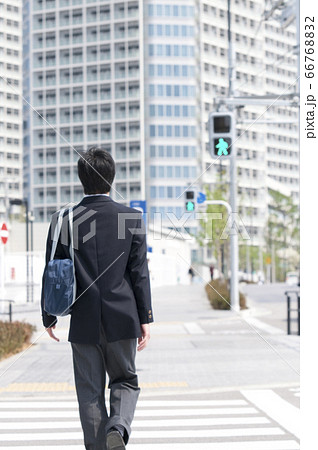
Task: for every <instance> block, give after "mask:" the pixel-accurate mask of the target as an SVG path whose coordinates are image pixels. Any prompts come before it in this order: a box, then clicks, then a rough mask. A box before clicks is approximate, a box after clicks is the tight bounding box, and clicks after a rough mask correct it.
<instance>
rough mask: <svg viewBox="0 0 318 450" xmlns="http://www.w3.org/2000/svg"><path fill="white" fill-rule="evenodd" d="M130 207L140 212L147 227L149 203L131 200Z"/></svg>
mask: <svg viewBox="0 0 318 450" xmlns="http://www.w3.org/2000/svg"><path fill="white" fill-rule="evenodd" d="M130 207H131V208H134V209H136V210H137V211H140V212H141V213H142V218H143V219H144V222H145V225H147V217H146V216H147V214H146V213H147V202H146V200H130Z"/></svg>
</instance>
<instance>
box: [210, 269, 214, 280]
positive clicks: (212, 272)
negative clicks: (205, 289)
mask: <svg viewBox="0 0 318 450" xmlns="http://www.w3.org/2000/svg"><path fill="white" fill-rule="evenodd" d="M210 275H211V280H213V275H214V266H213V265H211V266H210Z"/></svg>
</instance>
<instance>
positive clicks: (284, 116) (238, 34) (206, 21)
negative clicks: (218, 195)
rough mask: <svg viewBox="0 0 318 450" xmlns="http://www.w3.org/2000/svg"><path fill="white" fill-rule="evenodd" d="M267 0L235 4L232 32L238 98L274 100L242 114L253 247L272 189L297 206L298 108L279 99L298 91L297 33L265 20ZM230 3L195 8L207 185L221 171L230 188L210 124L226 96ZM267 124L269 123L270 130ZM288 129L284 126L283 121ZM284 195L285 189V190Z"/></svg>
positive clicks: (244, 214) (241, 150) (246, 216)
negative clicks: (215, 157)
mask: <svg viewBox="0 0 318 450" xmlns="http://www.w3.org/2000/svg"><path fill="white" fill-rule="evenodd" d="M265 3H266V2H264V1H263V0H253V1H250V0H232V2H231V12H232V16H231V31H232V54H233V62H234V72H233V90H234V95H236V96H256V95H272V96H273V100H272V101H270V102H269V105H270V103H273V106H271V107H268V106H269V105H265V106H264V105H263V106H261V105H246V106H244V107H242V108H238V109H237V140H236V142H235V145H236V149H237V165H238V178H237V181H238V187H237V192H238V202H237V203H238V210H239V213H240V215H241V218H242V220H243V222H244V224H245V227H246V229H247V231H248V233H249V235H250V238H251V239H250V241H249V243H250V244H251V245H262V244H263V243H264V237H263V235H264V226H265V224H266V220H267V216H268V209H267V208H268V196H267V191H268V188H275V189H277V190H281V191H283V192H284V193H287V194H290V195H292V197H293V199H294V201H295V203H298V192H299V183H298V176H299V174H298V169H299V167H298V136H297V124H296V120H297V114H298V112H297V109H296V108H293V107H276V106H275V101H274V99H275V98H276V97H278V96H279V95H281V94H283V93H285V94H286V93H292V92H296V89H297V82H296V78H297V56H296V55H295V48H294V47H295V45H296V26H295V25H291V26H289V27H288V29H287V30H283V29H282V28H281V27H280V26H278V24H277V22H274V21H268V22H267V21H266V22H264V21H263V17H264V11H265V6H266V4H265ZM226 6H227V3H226V2H220V1H219V0H202V1H198V2H197V7H198V11H199V12H198V16H197V17H198V27H199V34H200V36H201V39H200V64H201V65H200V92H201V98H200V100H201V101H200V113H201V129H202V138H201V139H202V140H201V147H202V154H203V158H202V161H203V163H202V170H203V171H204V170H206V172H205V173H204V176H203V179H202V181H203V183H207V184H208V185H210V186H211V189H213V187H214V186H215V182H216V181H219V180H218V178H219V177H218V174H219V173H220V171H221V170H222V171H223V173H224V172H226V173H225V174H223V181H228V182H229V170H228V169H229V166H228V162H227V161H217V162H216V163H215V160H213V159H212V158H211V156H210V149H209V145H208V128H207V121H208V115H209V112H211V111H213V110H215V104H214V100H215V98H216V97H221V96H225V97H227V96H228V66H229V63H228V36H227V30H228V19H227V10H226ZM266 121H269V123H265V122H266ZM285 121H286V122H289V123H284V122H285ZM286 188H287V189H286Z"/></svg>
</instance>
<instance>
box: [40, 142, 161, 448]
mask: <svg viewBox="0 0 318 450" xmlns="http://www.w3.org/2000/svg"><path fill="white" fill-rule="evenodd" d="M78 175H79V178H80V180H81V183H82V185H83V188H84V193H85V195H84V198H83V199H82V200H81V202H80V203H79V204H78V205H76V206H75V208H74V217H76V220H77V223H79V224H80V225H79V226H78V227H77V229H76V233H77V234H76V240H77V242H76V244H77V247H74V248H75V258H74V259H75V261H74V264H75V277H76V285H77V298H76V301H75V303H74V305H73V306H72V311H71V322H70V330H69V337H68V340H69V341H70V342H71V347H72V352H73V365H74V377H75V386H76V392H77V398H78V403H79V414H80V419H81V424H82V428H83V432H84V445H85V449H87V450H124V449H125V448H126V447H125V445H126V444H127V442H128V440H129V435H130V432H131V428H130V426H131V422H132V420H133V417H134V413H135V408H136V404H137V399H138V396H139V392H140V388H139V386H138V377H137V374H136V367H135V357H136V349H137V350H138V351H140V350H143V349H144V348H145V347H146V346H147V344H148V341H149V338H150V326H149V324H150V322H153V315H152V307H151V294H150V282H149V271H148V264H147V245H146V236H145V232H144V227H143V222H142V220H143V219H142V216H141V214H139V213H138V212H137V211H136V210H135V209H132V208H128V207H126V206H124V205H122V204H121V203H117V202H115V201H114V200H112V199H111V197H110V196H109V192H110V188H111V184H112V182H113V179H114V176H115V163H114V160H113V158H112V157H111V155H110V154H109V153H108V152H107V151H105V150H102V149H99V148H96V147H93V148H91V149H90V150H88V151H87V152H86V153H84V155H83V156H81V158H80V159H79V161H78ZM88 212H90V213H91V215H92V217H93V221H92V222H90V221H89V220H88V219H87V218H86V217H87V214H88ZM83 216H84V217H83ZM85 218H86V220H85ZM123 218H124V221H122V222H120V219H123ZM66 223H67V220H66ZM92 224H94V230H95V231H94V233H92V227H91V225H92ZM119 225H121V227H122V231H124V236H120V235H119V234H118V230H120V228H119ZM51 228H52V224H51ZM74 230H75V227H74ZM89 235H90V237H89V238H88V236H89ZM69 236H70V234H69ZM51 248H52V233H51V229H50V231H49V234H48V239H47V249H46V264H48V261H49V259H50V253H51ZM65 258H66V259H67V258H70V249H69V247H68V245H67V244H66V243H63V240H62V239H59V240H58V243H57V248H56V252H55V259H65ZM44 279H45V277H43V283H44ZM43 287H44V285H43ZM41 306H42V317H43V325H44V326H45V328H46V331H47V332H48V334H49V336H50V337H51V338H52V339H55V340H56V341H59V339H58V338H57V337H56V336H55V334H54V331H53V330H54V329H55V326H56V322H57V318H56V317H55V316H52V315H49V314H47V312H46V311H45V295H44V288H42V298H41ZM137 339H138V341H137ZM43 364H44V363H43ZM56 369H57V370H58V367H57V368H56ZM106 373H107V374H108V380H109V382H108V387H109V389H110V409H109V411H107V410H106V405H105V387H106V386H105V383H106ZM48 408H50V405H48Z"/></svg>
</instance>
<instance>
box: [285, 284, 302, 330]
mask: <svg viewBox="0 0 318 450" xmlns="http://www.w3.org/2000/svg"><path fill="white" fill-rule="evenodd" d="M294 294H295V296H296V300H297V308H291V303H292V296H294ZM285 295H286V298H287V334H292V333H291V313H292V312H294V311H296V312H297V331H298V332H297V334H298V336H300V293H299V291H286V292H285Z"/></svg>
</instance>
